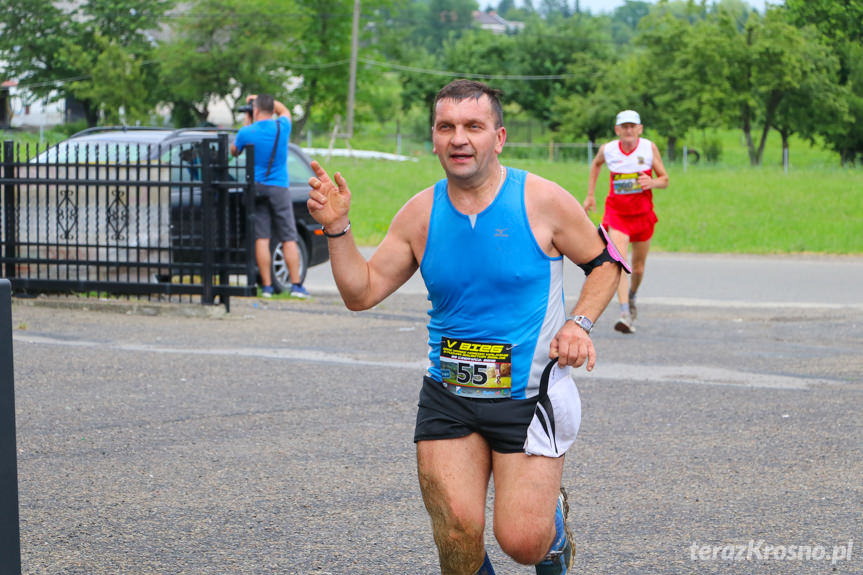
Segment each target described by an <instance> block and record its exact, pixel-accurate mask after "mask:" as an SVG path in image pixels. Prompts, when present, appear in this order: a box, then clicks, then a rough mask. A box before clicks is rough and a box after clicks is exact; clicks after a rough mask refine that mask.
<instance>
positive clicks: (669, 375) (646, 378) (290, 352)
mask: <svg viewBox="0 0 863 575" xmlns="http://www.w3.org/2000/svg"><path fill="white" fill-rule="evenodd" d="M13 339H14V340H15V341H16V342H20V343H31V344H40V345H61V346H67V347H87V348H101V349H111V350H116V351H131V352H145V353H166V354H180V355H211V356H218V357H237V356H239V357H258V358H263V359H278V360H289V361H307V362H313V363H330V364H342V365H365V366H371V367H388V368H402V369H412V370H423V369H425V367H426V366H427V365H428V362H427V361H404V362H399V361H379V360H370V359H363V358H361V357H357V356H351V355H346V354H334V353H326V352H322V351H317V350H309V349H292V348H261V347H239V348H204V349H201V348H185V347H165V346H159V345H150V344H139V343H112V342H104V341H87V340H68V339H60V338H54V337H50V336H39V335H32V334H19V333H16V334H13ZM573 376H574V379H575V381H576V382H580V381H585V380H604V381H608V380H612V381H637V382H647V383H684V384H700V385H726V386H732V387H740V388H766V389H796V390H806V389H809V388H811V387H812V386H815V385H824V384H836V383H842V382H841V381H839V380H831V379H818V378H807V377H794V376H788V375H775V374H769V373H755V372H748V371H740V370H735V369H725V368H718V367H709V366H704V365H640V364H639V365H635V364H624V363H598V364H597V365H596V368H595V369H594V370H593V371H592V372H587V371H585V370H584V369H579V370H576V371H574V372H573Z"/></svg>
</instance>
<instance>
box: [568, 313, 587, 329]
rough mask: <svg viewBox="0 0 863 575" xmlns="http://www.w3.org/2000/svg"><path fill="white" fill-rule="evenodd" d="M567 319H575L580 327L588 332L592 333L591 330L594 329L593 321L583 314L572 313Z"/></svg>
mask: <svg viewBox="0 0 863 575" xmlns="http://www.w3.org/2000/svg"><path fill="white" fill-rule="evenodd" d="M566 321H574V322H575V323H576V325H578V327H580V328H581V329H583V330H584V331H586V332H587V333H590V330H592V329H593V322H592V321H590V320H589V319H587V317H586V316H583V315H571V316H569V317H567V318H566Z"/></svg>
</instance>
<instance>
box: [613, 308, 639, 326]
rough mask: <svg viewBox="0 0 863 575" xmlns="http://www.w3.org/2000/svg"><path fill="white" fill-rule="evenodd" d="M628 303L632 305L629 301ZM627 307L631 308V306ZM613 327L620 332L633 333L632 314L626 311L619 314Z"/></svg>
mask: <svg viewBox="0 0 863 575" xmlns="http://www.w3.org/2000/svg"><path fill="white" fill-rule="evenodd" d="M629 305H630V306H632V304H631V303H630V304H629ZM629 309H630V310H631V309H632V307H630V308H629ZM614 329H615V331H619V332H620V333H635V326H634V325H632V315H631V314H628V313H625V314H623V315H621V316H620V319H619V320H617V323H616V324H614Z"/></svg>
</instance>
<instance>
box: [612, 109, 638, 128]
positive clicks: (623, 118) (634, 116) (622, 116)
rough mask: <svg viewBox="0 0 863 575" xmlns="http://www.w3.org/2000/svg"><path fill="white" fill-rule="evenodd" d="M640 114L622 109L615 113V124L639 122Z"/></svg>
mask: <svg viewBox="0 0 863 575" xmlns="http://www.w3.org/2000/svg"><path fill="white" fill-rule="evenodd" d="M640 123H641V116H639V115H638V112H636V111H635V110H624V111H622V112H621V113H619V114H618V115H617V125H618V126H619V125H621V124H640Z"/></svg>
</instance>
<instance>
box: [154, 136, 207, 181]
mask: <svg viewBox="0 0 863 575" xmlns="http://www.w3.org/2000/svg"><path fill="white" fill-rule="evenodd" d="M200 150H201V146H200V144H197V143H194V142H187V143H185V144H176V145H173V146H168V147H167V148H165V149H164V151H163V152H162V154H161V156H160V158H159V159H160V160H161V162H162V163H163V164H167V165H168V166H169V167H170V170H171V180H173V181H175V182H177V181H180V182H183V181H197V180H200V179H201V153H200Z"/></svg>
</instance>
